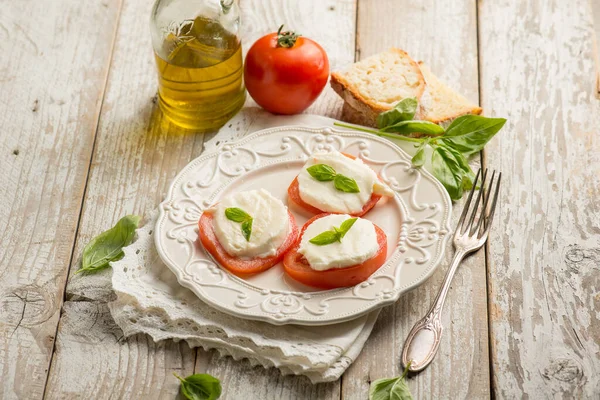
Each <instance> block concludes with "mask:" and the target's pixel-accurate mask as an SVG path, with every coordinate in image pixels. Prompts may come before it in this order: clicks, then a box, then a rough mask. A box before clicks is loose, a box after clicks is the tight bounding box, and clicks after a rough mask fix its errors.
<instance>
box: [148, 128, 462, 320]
mask: <svg viewBox="0 0 600 400" xmlns="http://www.w3.org/2000/svg"><path fill="white" fill-rule="evenodd" d="M288 130H289V131H303V132H309V133H313V134H324V135H329V134H335V135H340V136H349V137H356V138H367V139H369V140H374V141H378V142H381V143H384V144H385V145H388V146H391V147H393V148H394V150H395V151H396V152H397V153H398V154H399V155H400V156H401V157H402V158H403V159H404V161H410V160H411V157H410V156H409V155H408V154H407V153H406V152H405V151H404V150H403V149H402V148H400V147H399V146H398V145H397V144H395V143H393V142H392V141H390V140H388V139H384V138H380V137H377V136H375V135H372V134H366V133H360V132H356V131H349V130H347V129H334V128H331V127H320V128H319V127H316V126H312V127H311V126H302V125H286V126H279V127H273V128H268V129H261V130H258V131H256V132H253V133H251V134H248V135H247V136H244V137H243V138H241V139H239V140H235V141H232V142H225V143H222V144H220V145H219V146H216V147H215V148H214V149H211V150H210V151H207V152H205V153H203V154H201V155H200V156H198V157H197V158H195V159H194V160H192V161H190V162H189V163H188V164H187V165H186V166H185V167H183V168H182V169H181V171H179V173H178V174H177V175H176V176H175V178H174V179H173V180H172V181H171V184H170V186H169V190H168V192H167V195H166V196H165V199H164V200H163V201H162V202H161V203H160V205H159V215H158V219H157V221H156V224H155V227H154V243H155V246H156V250H157V252H158V254H159V256H160V258H161V259H162V261H163V262H164V263H165V265H166V266H167V267H168V268H169V269H170V270H171V271H172V272H173V273H174V274H175V276H176V277H177V281H178V282H179V284H181V285H182V286H184V287H186V288H188V289H190V290H191V291H192V292H193V293H194V294H195V295H196V296H198V297H199V298H200V299H201V300H202V301H204V302H206V303H207V304H209V305H210V306H211V307H214V308H216V309H218V310H220V311H222V312H225V313H227V314H230V315H234V316H237V317H240V318H243V319H250V320H258V321H264V322H268V323H271V324H274V325H285V324H297V325H330V324H335V323H340V322H344V321H348V320H351V319H355V318H359V317H361V316H363V315H365V314H366V313H368V312H371V311H373V310H375V309H379V308H381V307H385V306H387V305H390V304H393V303H395V302H396V301H397V300H398V299H399V298H400V296H401V295H402V294H404V293H406V292H408V291H409V290H411V289H413V288H415V287H417V286H419V285H421V284H423V283H424V282H425V281H426V280H427V279H428V278H429V277H431V275H433V273H434V272H435V271H436V270H437V268H438V267H439V265H440V263H441V261H442V259H443V257H444V254H445V251H446V247H447V244H448V240H449V238H450V235H448V234H444V235H443V236H441V237H440V238H439V241H438V242H439V246H438V247H439V248H440V250H439V251H438V252H437V254H435V255H434V256H433V257H432V258H431V259H430V260H429V263H428V264H429V265H431V267H430V268H429V269H428V270H427V271H426V272H425V273H423V274H421V275H419V276H418V277H417V278H416V279H414V280H413V281H411V282H408V283H406V284H401V285H400V286H399V287H397V288H395V289H393V290H392V291H390V292H389V293H386V296H385V297H378V298H377V299H375V300H371V301H369V302H367V305H366V306H362V307H358V308H355V309H353V311H352V312H349V313H345V314H342V315H340V316H338V317H336V318H322V317H321V318H307V317H302V318H298V317H295V316H293V315H288V316H286V315H279V316H277V317H275V316H274V315H273V314H272V313H266V312H263V313H244V312H240V311H237V310H233V309H231V308H228V307H225V306H222V305H220V304H218V303H216V302H215V301H213V300H212V299H210V298H208V297H207V296H204V294H203V293H202V291H200V290H199V289H198V287H197V285H196V284H194V282H192V281H190V280H188V279H186V278H185V277H184V276H183V271H182V267H181V266H179V265H177V263H175V262H174V261H173V260H171V259H170V257H169V256H168V254H167V252H166V251H165V250H164V249H163V247H162V241H161V235H160V233H161V232H162V223H163V221H164V220H165V217H166V207H165V206H166V205H167V204H168V203H169V202H170V201H171V200H173V195H174V193H173V191H174V189H175V187H176V186H177V183H178V182H179V180H180V179H181V178H182V177H183V176H184V175H185V174H186V173H187V172H188V170H189V169H192V168H194V167H195V166H196V165H197V164H198V163H200V162H202V161H204V160H207V159H209V158H212V157H213V156H214V155H216V154H218V153H219V152H221V151H222V149H223V148H224V147H227V146H228V147H231V148H235V147H237V146H241V145H243V144H245V143H247V142H250V141H252V140H254V139H255V138H257V137H260V136H263V135H268V134H272V133H275V132H281V131H288ZM280 161H283V160H280ZM419 172H420V173H421V174H422V175H423V176H424V177H425V178H426V179H429V180H430V181H431V182H432V183H433V184H434V186H435V187H436V188H437V190H438V191H439V192H440V193H441V197H442V200H443V205H444V206H445V207H444V209H443V210H442V212H443V216H442V221H443V222H442V223H441V225H440V228H441V229H444V230H445V231H446V232H451V227H450V220H451V214H452V202H451V199H450V196H449V195H448V193H447V191H446V189H445V188H444V187H443V185H442V184H441V183H440V182H439V181H438V180H437V179H436V178H435V177H434V176H433V175H432V174H431V173H430V172H429V171H427V170H426V169H425V168H421V169H420V170H419ZM239 177H240V176H235V177H232V178H231V179H229V180H228V182H227V183H226V184H224V185H222V186H228V185H229V184H230V183H231V182H233V181H235V180H236V179H238V178H239ZM219 190H220V189H219ZM400 201H401V202H402V204H403V207H404V208H406V205H405V204H404V202H403V201H402V200H400ZM391 257H399V255H398V254H397V253H394V254H393V255H392V256H391ZM211 259H212V258H211ZM389 260H390V259H388V260H386V263H387V262H388V261H389ZM384 267H385V266H384ZM183 268H185V267H183ZM222 270H223V271H225V270H224V269H222ZM382 270H383V268H382ZM225 273H226V274H228V275H229V277H230V278H232V279H233V280H234V281H237V282H238V283H240V284H241V285H242V286H245V287H246V288H247V289H250V290H255V291H256V290H260V289H258V288H255V287H253V286H252V285H250V284H248V283H247V282H246V281H244V280H243V279H241V278H238V277H236V276H234V275H232V274H229V273H228V272H227V271H225ZM376 273H377V272H376ZM374 276H375V275H374ZM359 286H360V285H357V286H354V287H351V288H341V289H333V290H326V291H319V292H314V293H303V292H289V294H293V295H295V296H298V297H303V296H305V295H307V294H310V297H315V296H325V295H328V294H332V293H340V292H342V291H347V290H350V289H352V290H355V289H356V288H357V287H359ZM271 292H272V293H273V294H277V293H278V292H280V291H278V290H272V291H271Z"/></svg>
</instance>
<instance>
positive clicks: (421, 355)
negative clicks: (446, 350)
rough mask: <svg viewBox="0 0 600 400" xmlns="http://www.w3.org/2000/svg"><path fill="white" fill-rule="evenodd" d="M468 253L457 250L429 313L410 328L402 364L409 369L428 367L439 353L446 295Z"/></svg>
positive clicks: (414, 370)
mask: <svg viewBox="0 0 600 400" xmlns="http://www.w3.org/2000/svg"><path fill="white" fill-rule="evenodd" d="M466 254H467V252H466V251H464V250H462V249H461V250H457V251H456V253H455V254H454V258H453V259H452V264H451V265H450V268H448V272H446V277H445V278H444V283H443V284H442V287H441V288H440V291H439V292H438V294H437V296H436V298H435V300H434V302H433V304H432V305H431V308H430V309H429V311H428V312H427V314H426V315H425V316H424V317H423V318H422V319H421V320H419V321H418V322H417V323H416V324H415V326H413V328H412V329H411V330H410V332H409V334H408V337H407V338H406V341H405V342H404V348H403V349H402V364H403V365H404V366H407V365H408V364H409V362H410V366H409V367H408V369H409V371H412V372H418V371H422V370H423V369H425V367H427V366H428V365H429V364H430V363H431V361H432V360H433V358H434V357H435V354H436V353H437V350H438V347H439V345H440V339H441V337H442V330H443V329H444V328H443V327H442V318H441V315H442V309H443V308H444V302H445V300H446V295H447V294H448V290H449V289H450V283H451V282H452V278H453V277H454V273H455V272H456V270H457V269H458V265H459V264H460V262H461V261H462V260H463V258H464V257H465V255H466Z"/></svg>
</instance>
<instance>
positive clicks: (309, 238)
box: [198, 151, 393, 289]
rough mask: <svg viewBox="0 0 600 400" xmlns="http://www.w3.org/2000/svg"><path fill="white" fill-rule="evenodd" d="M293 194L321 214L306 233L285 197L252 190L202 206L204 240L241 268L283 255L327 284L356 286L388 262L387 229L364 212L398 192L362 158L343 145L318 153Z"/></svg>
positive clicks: (300, 274)
mask: <svg viewBox="0 0 600 400" xmlns="http://www.w3.org/2000/svg"><path fill="white" fill-rule="evenodd" d="M288 195H289V199H288V202H289V204H295V205H297V206H300V207H301V208H303V209H304V210H306V211H309V212H311V213H314V214H318V215H316V216H314V217H312V218H311V219H310V220H309V221H308V222H306V224H305V225H304V226H303V227H302V230H301V232H300V233H299V229H298V227H297V226H296V222H295V219H294V216H293V215H292V213H291V212H290V211H289V210H288V207H286V205H285V204H283V202H282V201H281V200H279V199H277V198H275V197H274V196H273V195H271V194H270V193H269V192H268V191H266V190H264V189H260V190H250V191H244V192H239V193H235V194H232V195H229V196H226V197H224V198H222V199H221V200H220V201H219V202H218V203H216V204H215V205H214V206H212V207H211V208H209V209H207V210H206V211H204V212H203V213H202V215H201V217H200V221H199V223H198V224H199V239H200V242H201V244H202V246H203V247H204V249H205V250H206V251H207V252H208V253H209V254H211V255H212V257H213V258H214V259H215V260H216V261H217V262H218V263H219V264H221V266H223V267H224V268H226V269H227V270H229V271H230V272H231V273H233V274H235V275H238V276H242V277H243V276H248V275H252V274H256V273H259V272H263V271H265V270H267V269H269V268H271V267H273V266H274V265H276V264H277V263H279V262H280V261H282V260H283V268H284V271H285V272H286V273H287V274H288V275H289V276H290V277H292V278H293V279H295V280H297V281H298V282H301V283H303V284H306V285H309V286H314V287H318V288H323V289H332V288H339V287H346V286H353V285H356V284H358V283H360V282H363V281H364V280H366V279H367V278H368V277H369V276H371V275H372V274H373V273H374V272H375V271H376V270H377V269H379V267H381V266H382V265H383V264H384V263H385V260H386V257H387V237H386V235H385V233H384V232H383V230H382V229H381V228H379V227H378V226H377V225H375V224H373V223H372V222H371V221H369V220H367V219H364V218H360V217H361V216H363V215H364V214H365V213H367V212H368V211H369V210H370V209H372V208H373V207H374V206H375V205H376V204H377V202H378V201H379V200H380V199H381V197H382V196H393V192H392V190H391V189H390V188H389V187H388V186H387V185H386V184H385V183H383V182H382V181H381V180H380V179H379V178H378V176H377V174H376V173H375V171H373V170H372V169H371V168H369V167H368V166H367V165H365V164H364V163H363V162H362V160H359V159H356V158H354V157H352V156H349V155H346V154H343V153H340V152H337V151H332V152H328V153H324V152H320V153H316V154H313V155H312V156H311V157H310V159H309V160H308V162H307V163H306V164H305V165H304V167H303V168H302V170H301V171H300V173H299V174H298V176H297V177H296V178H295V179H294V181H293V182H292V184H291V185H290V187H289V189H288Z"/></svg>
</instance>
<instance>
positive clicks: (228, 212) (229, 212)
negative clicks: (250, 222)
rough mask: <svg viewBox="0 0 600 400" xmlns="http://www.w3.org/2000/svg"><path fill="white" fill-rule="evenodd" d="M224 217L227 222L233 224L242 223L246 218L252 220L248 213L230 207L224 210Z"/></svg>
mask: <svg viewBox="0 0 600 400" xmlns="http://www.w3.org/2000/svg"><path fill="white" fill-rule="evenodd" d="M225 216H226V217H227V219H228V220H230V221H233V222H244V221H245V220H247V219H248V218H252V217H251V216H250V215H248V213H246V212H245V211H244V210H242V209H241V208H237V207H230V208H226V209H225Z"/></svg>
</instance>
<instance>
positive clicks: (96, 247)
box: [77, 215, 141, 273]
mask: <svg viewBox="0 0 600 400" xmlns="http://www.w3.org/2000/svg"><path fill="white" fill-rule="evenodd" d="M140 219H141V217H139V216H137V215H127V216H125V217H123V218H121V219H120V220H119V222H117V223H116V225H115V226H113V227H112V228H110V229H109V230H107V231H104V232H102V233H101V234H99V235H98V236H96V237H95V238H93V239H92V240H91V241H90V242H89V243H88V244H87V245H86V246H85V248H84V249H83V255H82V258H81V268H80V269H79V270H78V271H77V273H79V272H88V273H91V272H97V271H100V270H102V269H104V268H106V267H108V266H109V264H108V263H109V262H111V261H117V260H120V259H121V258H123V250H122V249H123V247H125V246H128V245H129V244H131V242H132V241H133V237H134V236H135V230H136V228H137V227H138V224H139V223H140Z"/></svg>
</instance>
